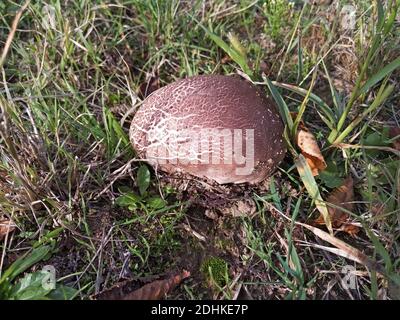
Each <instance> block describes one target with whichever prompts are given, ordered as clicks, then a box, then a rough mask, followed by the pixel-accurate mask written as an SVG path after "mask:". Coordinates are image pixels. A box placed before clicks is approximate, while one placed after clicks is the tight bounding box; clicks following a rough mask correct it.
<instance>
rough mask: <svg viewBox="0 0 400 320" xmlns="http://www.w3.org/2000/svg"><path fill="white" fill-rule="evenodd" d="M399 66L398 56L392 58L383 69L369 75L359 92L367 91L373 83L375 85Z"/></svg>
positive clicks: (399, 59)
mask: <svg viewBox="0 0 400 320" xmlns="http://www.w3.org/2000/svg"><path fill="white" fill-rule="evenodd" d="M399 67H400V57H399V58H397V59H395V60H393V61H392V62H391V63H389V64H388V65H387V66H385V67H384V68H383V69H381V70H379V71H378V72H377V73H375V74H374V75H373V76H371V77H370V78H369V79H368V80H367V81H366V82H365V83H364V85H363V86H362V87H361V89H360V94H365V93H367V92H368V90H370V89H371V88H372V87H373V86H374V85H376V84H377V83H378V82H379V81H381V80H382V79H383V78H385V77H386V76H388V75H389V74H390V73H391V72H393V71H394V70H396V69H397V68H399Z"/></svg>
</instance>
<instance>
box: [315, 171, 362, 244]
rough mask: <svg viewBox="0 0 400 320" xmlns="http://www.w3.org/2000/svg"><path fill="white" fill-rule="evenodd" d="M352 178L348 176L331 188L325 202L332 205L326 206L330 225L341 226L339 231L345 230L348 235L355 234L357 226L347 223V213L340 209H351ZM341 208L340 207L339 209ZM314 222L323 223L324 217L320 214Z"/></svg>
mask: <svg viewBox="0 0 400 320" xmlns="http://www.w3.org/2000/svg"><path fill="white" fill-rule="evenodd" d="M353 184H354V182H353V178H352V177H351V176H349V177H348V178H347V179H346V180H345V181H344V182H343V184H342V185H341V186H340V187H338V188H336V189H335V190H333V191H332V192H331V194H330V195H329V197H328V199H327V202H329V203H331V204H332V205H333V206H328V212H329V217H330V218H331V222H332V226H333V227H335V228H339V227H341V229H339V230H341V231H344V232H347V233H349V234H350V235H353V236H354V235H355V234H356V233H357V232H358V231H359V228H358V227H357V226H354V225H352V224H349V223H348V222H349V218H350V217H349V214H348V213H347V212H345V211H344V210H342V209H345V210H347V211H352V210H353V207H354V205H353V203H352V201H353V200H354V188H353ZM341 208H342V209H341ZM314 223H315V224H324V223H325V222H324V218H323V216H322V215H320V216H319V217H318V218H317V219H316V220H314Z"/></svg>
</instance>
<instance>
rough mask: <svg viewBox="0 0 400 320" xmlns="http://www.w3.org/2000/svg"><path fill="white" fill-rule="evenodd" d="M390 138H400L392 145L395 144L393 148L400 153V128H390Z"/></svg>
mask: <svg viewBox="0 0 400 320" xmlns="http://www.w3.org/2000/svg"><path fill="white" fill-rule="evenodd" d="M389 137H390V138H391V139H393V138H394V137H398V138H396V139H395V140H394V141H393V142H392V143H393V148H394V149H396V150H397V151H400V128H399V127H392V128H390V129H389Z"/></svg>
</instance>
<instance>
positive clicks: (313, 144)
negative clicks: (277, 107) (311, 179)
mask: <svg viewBox="0 0 400 320" xmlns="http://www.w3.org/2000/svg"><path fill="white" fill-rule="evenodd" d="M296 140H297V141H296V142H297V145H298V147H299V148H300V150H301V153H302V154H303V156H304V157H305V158H306V160H307V163H308V165H309V166H310V168H311V172H312V174H313V176H316V175H318V173H319V171H322V170H324V169H325V168H326V162H325V159H324V156H323V155H322V153H321V150H320V148H319V146H318V143H317V140H316V139H315V137H314V135H313V134H312V133H311V132H310V131H309V130H308V129H307V128H306V126H305V125H304V124H303V123H300V124H299V129H298V131H297V137H296Z"/></svg>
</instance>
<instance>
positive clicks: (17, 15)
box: [0, 0, 31, 68]
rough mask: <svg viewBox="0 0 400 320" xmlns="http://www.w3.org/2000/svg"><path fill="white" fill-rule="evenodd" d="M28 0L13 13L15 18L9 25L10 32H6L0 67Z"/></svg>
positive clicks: (29, 0)
mask: <svg viewBox="0 0 400 320" xmlns="http://www.w3.org/2000/svg"><path fill="white" fill-rule="evenodd" d="M30 2H31V0H26V1H25V3H24V5H23V6H22V7H21V9H19V10H18V12H17V14H16V15H15V18H14V20H13V22H12V25H11V30H10V33H9V34H8V37H7V40H6V44H5V45H4V49H3V52H2V54H1V57H0V68H1V67H2V66H3V64H4V61H5V60H6V57H7V53H8V50H9V49H10V46H11V42H12V40H13V39H14V35H15V31H16V30H17V26H18V22H19V20H20V19H21V16H22V13H23V12H24V11H25V9H26V8H27V7H28V5H29V3H30Z"/></svg>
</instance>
